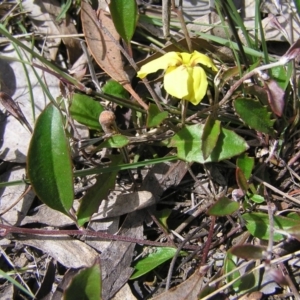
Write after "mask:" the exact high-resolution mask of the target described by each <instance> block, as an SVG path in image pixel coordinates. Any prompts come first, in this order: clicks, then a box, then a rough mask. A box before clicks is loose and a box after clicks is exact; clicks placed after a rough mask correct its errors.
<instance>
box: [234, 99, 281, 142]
mask: <svg viewBox="0 0 300 300" xmlns="http://www.w3.org/2000/svg"><path fill="white" fill-rule="evenodd" d="M234 108H235V111H236V113H237V114H238V115H239V117H240V118H241V119H242V120H243V121H244V122H245V123H246V124H247V125H248V126H249V127H251V128H253V129H255V130H257V131H260V132H263V133H266V134H269V135H271V136H274V135H275V132H274V129H273V125H274V122H275V120H271V113H270V112H269V111H268V109H267V107H265V106H262V105H261V104H260V103H259V101H256V100H253V99H246V98H239V99H236V100H235V101H234Z"/></svg>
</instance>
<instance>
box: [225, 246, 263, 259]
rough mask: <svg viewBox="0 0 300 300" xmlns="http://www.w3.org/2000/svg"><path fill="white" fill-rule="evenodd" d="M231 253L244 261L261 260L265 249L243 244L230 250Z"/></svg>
mask: <svg viewBox="0 0 300 300" xmlns="http://www.w3.org/2000/svg"><path fill="white" fill-rule="evenodd" d="M230 251H231V253H232V254H233V255H235V256H237V257H240V258H244V259H263V258H264V256H265V253H266V248H265V247H262V246H256V245H252V244H243V245H238V246H235V247H232V248H231V250H230Z"/></svg>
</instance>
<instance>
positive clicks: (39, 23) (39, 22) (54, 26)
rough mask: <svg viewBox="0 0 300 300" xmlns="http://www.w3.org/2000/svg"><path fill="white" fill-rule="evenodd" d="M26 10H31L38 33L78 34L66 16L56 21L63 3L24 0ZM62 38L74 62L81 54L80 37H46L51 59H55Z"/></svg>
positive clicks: (52, 0)
mask: <svg viewBox="0 0 300 300" xmlns="http://www.w3.org/2000/svg"><path fill="white" fill-rule="evenodd" d="M22 6H23V8H24V10H26V11H28V12H29V14H28V15H29V17H30V18H31V20H32V22H33V24H34V25H35V26H36V33H37V34H38V33H41V34H42V35H43V36H47V35H71V34H77V30H76V27H75V25H74V24H73V23H72V22H71V21H70V18H69V17H68V16H66V19H65V20H60V21H58V22H57V21H56V17H57V16H58V15H59V13H60V11H61V5H60V3H59V2H58V1H56V0H48V1H42V0H34V1H33V0H26V1H23V2H22ZM61 40H63V43H64V44H65V46H66V48H67V53H68V58H69V61H70V63H71V64H73V63H74V62H75V61H76V60H77V58H78V57H79V56H80V54H81V52H82V51H81V47H80V44H79V40H78V39H74V38H69V37H63V38H50V39H46V43H47V46H48V50H49V53H50V59H52V60H55V58H56V55H57V52H58V47H59V45H60V42H61Z"/></svg>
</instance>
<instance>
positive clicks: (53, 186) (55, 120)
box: [27, 104, 74, 215]
mask: <svg viewBox="0 0 300 300" xmlns="http://www.w3.org/2000/svg"><path fill="white" fill-rule="evenodd" d="M27 173H28V177H29V179H30V182H31V185H32V187H33V189H34V191H35V193H36V195H37V196H38V197H39V199H40V200H41V201H43V202H44V203H45V204H46V205H48V206H49V207H51V208H53V209H55V210H58V211H60V212H62V213H64V214H66V215H69V210H70V208H71V207H72V204H73V199H74V191H73V173H72V162H71V154H70V149H69V143H68V140H67V138H66V134H65V130H64V123H63V118H62V115H61V113H60V111H59V110H58V108H56V107H55V106H54V105H53V104H49V105H47V106H46V108H45V109H44V111H43V112H42V113H41V114H40V116H39V118H38V119H37V121H36V124H35V128H34V132H33V135H32V138H31V141H30V145H29V150H28V158H27Z"/></svg>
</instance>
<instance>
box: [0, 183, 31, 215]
mask: <svg viewBox="0 0 300 300" xmlns="http://www.w3.org/2000/svg"><path fill="white" fill-rule="evenodd" d="M30 190H31V185H29V186H28V187H27V189H26V190H25V191H24V192H23V193H22V194H21V195H20V196H19V198H18V199H17V200H16V201H15V202H14V203H12V204H11V205H10V206H9V207H8V208H6V209H5V210H4V211H3V212H1V213H0V216H3V215H4V214H5V213H7V212H8V211H9V210H10V209H12V208H13V207H14V206H15V205H17V204H18V203H19V202H20V201H21V200H22V199H23V198H24V197H25V195H26V194H27V193H28V192H29V191H30Z"/></svg>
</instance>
